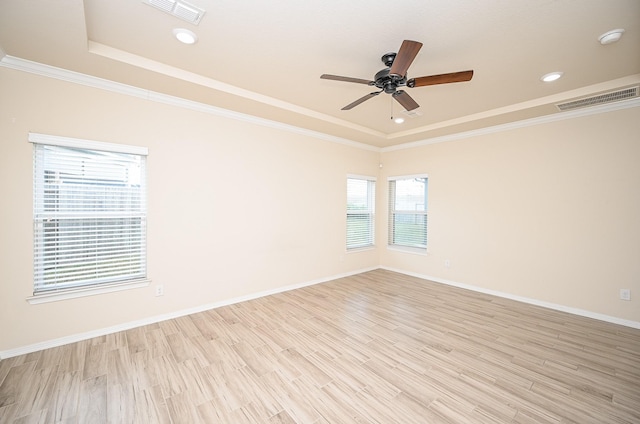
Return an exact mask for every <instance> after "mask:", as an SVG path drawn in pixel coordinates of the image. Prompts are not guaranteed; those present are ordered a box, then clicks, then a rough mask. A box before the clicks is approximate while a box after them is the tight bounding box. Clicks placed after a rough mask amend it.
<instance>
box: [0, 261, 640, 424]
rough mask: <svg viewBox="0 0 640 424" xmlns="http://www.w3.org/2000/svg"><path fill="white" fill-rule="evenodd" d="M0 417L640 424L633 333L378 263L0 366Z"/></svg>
mask: <svg viewBox="0 0 640 424" xmlns="http://www.w3.org/2000/svg"><path fill="white" fill-rule="evenodd" d="M0 423H14V424H18V423H20V424H26V423H65V424H67V423H78V424H85V423H91V424H94V423H145V424H146V423H189V424H194V423H233V424H238V423H239V424H241V423H385V424H386V423H403V424H405V423H455V424H463V423H492V424H496V423H580V424H585V423H597V424H606V423H615V424H619V423H635V424H638V423H640V330H635V329H631V328H626V327H621V326H617V325H614V324H609V323H604V322H599V321H595V320H590V319H586V318H581V317H576V316H572V315H568V314H564V313H560V312H556V311H550V310H546V309H543V308H538V307H533V306H530V305H525V304H520V303H517V302H513V301H509V300H505V299H501V298H495V297H491V296H488V295H483V294H478V293H474V292H470V291H465V290H461V289H456V288H452V287H447V286H443V285H439V284H435V283H431V282H428V281H424V280H420V279H417V278H413V277H408V276H405V275H401V274H396V273H393V272H389V271H383V270H377V271H372V272H368V273H364V274H360V275H357V276H353V277H348V278H343V279H340V280H335V281H332V282H329V283H325V284H320V285H316V286H312V287H307V288H303V289H299V290H294V291H290V292H287V293H282V294H277V295H273V296H269V297H265V298H261V299H257V300H252V301H248V302H244V303H240V304H236V305H232V306H227V307H223V308H219V309H215V310H210V311H207V312H202V313H199V314H194V315H190V316H187V317H183V318H179V319H174V320H170V321H165V322H161V323H158V324H154V325H149V326H146V327H141V328H136V329H132V330H128V331H124V332H121V333H117V334H112V335H108V336H103V337H98V338H95V339H91V340H87V341H83V342H79V343H75V344H70V345H66V346H62V347H59V348H53V349H48V350H45V351H41V352H36V353H32V354H28V355H23V356H19V357H14V358H8V359H5V360H3V361H2V362H0Z"/></svg>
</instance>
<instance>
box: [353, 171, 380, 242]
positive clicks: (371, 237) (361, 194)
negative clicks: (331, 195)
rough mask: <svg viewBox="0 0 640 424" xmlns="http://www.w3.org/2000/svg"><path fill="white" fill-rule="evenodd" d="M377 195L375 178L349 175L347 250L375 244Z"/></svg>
mask: <svg viewBox="0 0 640 424" xmlns="http://www.w3.org/2000/svg"><path fill="white" fill-rule="evenodd" d="M375 195H376V181H375V178H373V177H358V176H349V177H347V250H351V249H361V248H365V247H372V246H373V245H374V244H375V231H374V230H375V225H374V224H375V219H374V218H375Z"/></svg>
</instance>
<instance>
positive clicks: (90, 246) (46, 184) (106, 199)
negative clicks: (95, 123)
mask: <svg viewBox="0 0 640 424" xmlns="http://www.w3.org/2000/svg"><path fill="white" fill-rule="evenodd" d="M29 141H31V142H33V143H34V152H35V156H34V202H33V204H34V211H33V226H34V295H37V294H46V293H51V292H53V291H59V290H64V289H78V288H88V287H96V286H105V285H113V284H115V283H124V282H131V281H133V280H140V279H145V278H146V268H147V266H146V263H147V261H146V219H147V217H146V214H147V212H146V209H147V208H146V183H145V179H146V175H145V165H146V154H147V151H146V149H143V148H139V147H133V146H122V145H113V144H108V143H98V142H91V141H85V140H76V139H69V138H63V137H53V136H47V135H41V134H30V135H29Z"/></svg>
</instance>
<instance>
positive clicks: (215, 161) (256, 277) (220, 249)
mask: <svg viewBox="0 0 640 424" xmlns="http://www.w3.org/2000/svg"><path fill="white" fill-rule="evenodd" d="M29 132H36V133H43V134H52V135H61V136H66V137H75V138H83V139H92V140H96V141H106V142H113V143H124V144H133V145H141V146H146V147H148V148H149V159H148V184H149V197H148V200H149V212H148V213H149V220H148V222H149V224H148V246H149V247H148V257H149V262H148V271H149V277H150V278H151V280H152V286H150V287H148V288H143V289H134V290H128V291H123V292H117V293H110V294H103V295H98V296H92V297H85V298H80V299H72V300H65V301H60V302H54V303H47V304H40V305H30V304H29V303H27V302H26V300H25V299H26V298H27V297H28V296H30V295H31V292H32V284H33V283H32V278H33V272H32V253H31V251H32V193H33V190H32V172H33V171H32V169H33V167H32V145H31V144H30V143H28V142H27V137H28V133H29ZM378 163H379V153H378V152H376V151H367V150H362V149H357V148H353V147H348V146H345V145H341V144H337V143H331V142H327V141H323V140H319V139H315V138H312V137H306V136H303V135H299V134H294V133H291V132H287V131H282V130H276V129H271V128H267V127H264V126H258V125H255V124H251V123H247V122H242V121H238V120H232V119H227V118H221V117H218V116H214V115H211V114H205V113H200V112H194V111H189V110H186V109H181V108H177V107H173V106H168V105H163V104H159V103H153V102H150V101H146V100H142V99H138V98H134V97H126V96H123V95H120V94H115V93H111V92H107V91H102V90H97V89H94V88H89V87H85V86H80V85H74V84H70V83H67V82H63V81H58V80H53V79H48V78H43V77H40V76H36V75H32V74H27V73H22V72H18V71H13V70H9V69H6V68H0V193H1V197H0V198H1V199H2V200H1V202H2V205H1V207H0V237H1V238H0V352H2V351H6V350H10V349H17V348H20V347H24V346H28V345H31V344H34V343H38V342H45V341H49V340H54V339H57V338H61V337H65V336H71V335H75V334H82V333H85V332H89V331H92V330H99V329H103V328H107V327H111V326H116V325H121V324H126V323H129V322H132V321H137V320H141V319H145V318H148V317H154V316H158V315H162V314H167V313H172V312H176V311H181V310H185V309H189V308H193V307H197V306H200V305H205V304H210V303H215V302H223V301H225V300H228V299H233V298H236V297H239V296H245V295H250V294H255V293H259V292H263V291H267V290H277V289H278V288H279V287H286V286H288V285H294V284H301V283H306V282H311V281H315V280H317V279H323V278H329V277H331V276H336V275H341V274H345V273H350V272H355V271H358V270H360V269H366V268H371V267H375V266H377V264H378V257H377V251H375V250H373V251H368V252H362V253H357V254H348V255H345V247H344V246H345V227H346V218H345V199H346V176H347V174H350V173H352V174H364V175H376V174H377V172H378V170H379V168H378ZM156 284H162V285H163V286H164V292H165V295H164V296H163V297H155V296H154V287H153V286H155V285H156Z"/></svg>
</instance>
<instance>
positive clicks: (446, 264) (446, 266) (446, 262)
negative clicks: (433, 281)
mask: <svg viewBox="0 0 640 424" xmlns="http://www.w3.org/2000/svg"><path fill="white" fill-rule="evenodd" d="M444 267H445V268H451V261H450V260H449V259H447V260H446V261H444Z"/></svg>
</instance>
